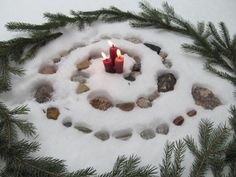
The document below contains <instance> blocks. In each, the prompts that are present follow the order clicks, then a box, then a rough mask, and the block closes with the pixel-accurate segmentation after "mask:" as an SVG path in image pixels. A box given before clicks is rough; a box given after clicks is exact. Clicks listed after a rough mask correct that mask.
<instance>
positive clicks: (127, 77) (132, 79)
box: [125, 74, 135, 82]
mask: <svg viewBox="0 0 236 177" xmlns="http://www.w3.org/2000/svg"><path fill="white" fill-rule="evenodd" d="M125 79H126V80H128V81H132V82H133V81H135V77H134V76H133V75H132V74H129V75H128V76H126V77H125Z"/></svg>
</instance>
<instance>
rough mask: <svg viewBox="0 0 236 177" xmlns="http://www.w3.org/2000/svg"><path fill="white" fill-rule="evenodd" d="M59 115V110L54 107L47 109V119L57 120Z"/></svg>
mask: <svg viewBox="0 0 236 177" xmlns="http://www.w3.org/2000/svg"><path fill="white" fill-rule="evenodd" d="M59 115H60V112H59V109H58V108H56V107H50V108H48V109H47V118H48V119H53V120H57V118H58V116H59Z"/></svg>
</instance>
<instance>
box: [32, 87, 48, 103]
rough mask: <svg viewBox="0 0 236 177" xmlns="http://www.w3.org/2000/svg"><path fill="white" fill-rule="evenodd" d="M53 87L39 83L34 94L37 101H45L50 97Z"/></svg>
mask: <svg viewBox="0 0 236 177" xmlns="http://www.w3.org/2000/svg"><path fill="white" fill-rule="evenodd" d="M52 93H53V87H52V86H51V85H50V84H43V85H40V86H39V87H38V88H37V90H36V92H35V95H34V98H35V99H36V101H37V102H38V103H45V102H47V101H50V100H51V98H52Z"/></svg>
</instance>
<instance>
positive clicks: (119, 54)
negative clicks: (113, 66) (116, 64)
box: [116, 49, 121, 57]
mask: <svg viewBox="0 0 236 177" xmlns="http://www.w3.org/2000/svg"><path fill="white" fill-rule="evenodd" d="M116 55H117V56H118V57H120V56H121V51H120V49H117V50H116Z"/></svg>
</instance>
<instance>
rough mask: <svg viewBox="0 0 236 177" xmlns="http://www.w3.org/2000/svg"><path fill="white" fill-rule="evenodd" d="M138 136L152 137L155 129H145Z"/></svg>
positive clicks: (147, 138) (146, 138)
mask: <svg viewBox="0 0 236 177" xmlns="http://www.w3.org/2000/svg"><path fill="white" fill-rule="evenodd" d="M140 136H141V137H142V138H143V139H145V140H149V139H152V138H154V137H155V136H156V134H155V131H154V130H152V129H145V130H143V131H142V132H141V133H140Z"/></svg>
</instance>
